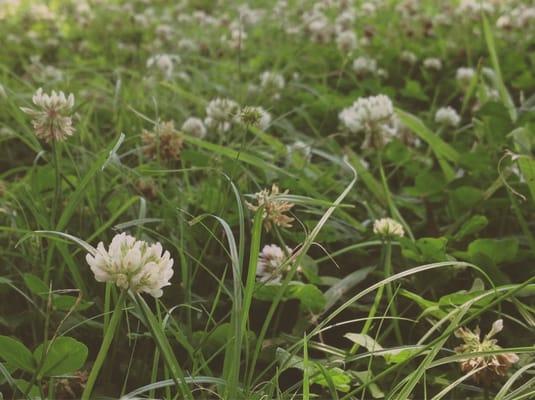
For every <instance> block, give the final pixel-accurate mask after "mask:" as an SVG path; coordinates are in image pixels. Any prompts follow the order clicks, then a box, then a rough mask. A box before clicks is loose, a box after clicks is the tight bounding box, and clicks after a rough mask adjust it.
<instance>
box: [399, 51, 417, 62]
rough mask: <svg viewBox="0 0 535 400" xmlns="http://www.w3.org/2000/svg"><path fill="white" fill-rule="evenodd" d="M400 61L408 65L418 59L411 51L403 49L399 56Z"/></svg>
mask: <svg viewBox="0 0 535 400" xmlns="http://www.w3.org/2000/svg"><path fill="white" fill-rule="evenodd" d="M399 58H400V59H401V61H403V62H404V63H407V64H409V65H414V64H416V62H417V61H418V57H417V56H416V54H414V53H413V52H412V51H409V50H404V51H402V52H401V55H400V57H399Z"/></svg>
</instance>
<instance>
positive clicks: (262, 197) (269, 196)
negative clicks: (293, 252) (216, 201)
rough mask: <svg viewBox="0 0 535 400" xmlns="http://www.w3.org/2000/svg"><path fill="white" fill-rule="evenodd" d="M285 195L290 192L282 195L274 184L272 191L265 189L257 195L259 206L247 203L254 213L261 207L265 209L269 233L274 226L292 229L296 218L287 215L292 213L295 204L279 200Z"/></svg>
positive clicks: (266, 226)
mask: <svg viewBox="0 0 535 400" xmlns="http://www.w3.org/2000/svg"><path fill="white" fill-rule="evenodd" d="M285 194H288V190H285V191H284V192H282V193H280V190H279V187H278V186H277V184H275V183H274V184H273V185H272V186H271V190H269V189H264V190H261V191H260V192H258V193H255V195H254V196H255V200H256V203H257V204H251V203H249V202H246V205H247V207H248V208H249V209H250V210H252V211H257V210H258V209H259V208H260V207H262V206H263V207H264V214H263V217H264V228H265V229H266V231H267V232H269V231H270V230H271V229H272V228H273V227H274V226H280V227H282V228H291V227H292V222H293V221H294V219H295V218H292V217H289V216H288V215H286V214H285V213H287V212H288V211H290V209H291V208H292V207H293V206H294V204H293V203H290V202H288V201H285V200H281V199H280V198H277V197H279V196H280V195H285Z"/></svg>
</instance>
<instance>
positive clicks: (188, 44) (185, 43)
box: [178, 38, 199, 53]
mask: <svg viewBox="0 0 535 400" xmlns="http://www.w3.org/2000/svg"><path fill="white" fill-rule="evenodd" d="M178 48H179V49H180V50H182V51H187V52H191V53H194V52H197V51H199V45H198V44H197V43H196V42H194V41H193V40H191V39H188V38H182V39H180V40H179V41H178Z"/></svg>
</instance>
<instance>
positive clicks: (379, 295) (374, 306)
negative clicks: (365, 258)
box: [349, 240, 391, 354]
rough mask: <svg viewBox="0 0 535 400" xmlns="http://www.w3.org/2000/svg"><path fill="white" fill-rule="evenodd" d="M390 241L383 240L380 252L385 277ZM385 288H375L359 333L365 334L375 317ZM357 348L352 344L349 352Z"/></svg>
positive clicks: (353, 352) (355, 350) (356, 345)
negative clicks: (370, 304)
mask: <svg viewBox="0 0 535 400" xmlns="http://www.w3.org/2000/svg"><path fill="white" fill-rule="evenodd" d="M390 246H391V243H390V240H388V241H387V242H385V243H384V244H383V252H382V261H383V264H384V270H385V278H386V277H387V275H386V272H387V266H388V264H389V261H388V260H387V259H389V258H390V251H391V247H390ZM384 290H385V285H382V286H380V287H379V289H377V294H376V295H375V299H374V301H373V304H372V306H371V308H370V311H369V312H368V318H367V319H366V322H365V323H364V326H363V328H362V331H361V332H360V333H361V335H367V334H368V332H369V330H370V327H371V325H372V321H373V318H374V317H375V314H376V313H377V309H378V308H379V305H380V304H381V300H382V298H383V293H384ZM358 348H359V345H358V344H354V345H353V347H351V350H350V351H349V353H350V354H355V353H356V352H357V350H358Z"/></svg>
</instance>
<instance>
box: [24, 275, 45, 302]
mask: <svg viewBox="0 0 535 400" xmlns="http://www.w3.org/2000/svg"><path fill="white" fill-rule="evenodd" d="M22 279H24V283H25V284H26V286H27V287H28V289H30V292H32V293H33V294H35V295H37V296H40V297H45V298H46V297H48V293H49V291H50V289H49V288H48V286H46V284H45V283H44V282H43V281H42V280H41V278H39V277H37V276H35V275H34V274H30V273H26V274H23V275H22Z"/></svg>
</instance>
